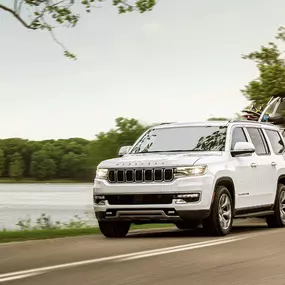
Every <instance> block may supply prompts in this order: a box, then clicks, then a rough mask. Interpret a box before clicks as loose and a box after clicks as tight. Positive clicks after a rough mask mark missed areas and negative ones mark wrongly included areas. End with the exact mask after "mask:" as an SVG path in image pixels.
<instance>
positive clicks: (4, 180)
mask: <svg viewBox="0 0 285 285" xmlns="http://www.w3.org/2000/svg"><path fill="white" fill-rule="evenodd" d="M0 183H88V182H86V181H85V182H84V181H78V180H74V179H51V180H36V179H32V178H22V179H13V178H0ZM89 183H91V182H89Z"/></svg>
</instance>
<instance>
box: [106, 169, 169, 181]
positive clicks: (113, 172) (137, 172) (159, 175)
mask: <svg viewBox="0 0 285 285" xmlns="http://www.w3.org/2000/svg"><path fill="white" fill-rule="evenodd" d="M173 178H174V174H173V169H171V168H165V169H163V168H137V169H131V168H126V169H110V170H109V171H108V181H109V182H110V183H143V182H145V183H151V182H170V181H172V180H173Z"/></svg>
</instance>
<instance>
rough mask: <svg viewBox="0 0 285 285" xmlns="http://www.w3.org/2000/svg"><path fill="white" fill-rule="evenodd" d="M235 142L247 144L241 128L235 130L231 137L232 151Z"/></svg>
mask: <svg viewBox="0 0 285 285" xmlns="http://www.w3.org/2000/svg"><path fill="white" fill-rule="evenodd" d="M237 142H247V138H246V136H245V133H244V131H243V129H242V128H235V129H234V131H233V136H232V144H231V149H234V147H235V145H236V143H237Z"/></svg>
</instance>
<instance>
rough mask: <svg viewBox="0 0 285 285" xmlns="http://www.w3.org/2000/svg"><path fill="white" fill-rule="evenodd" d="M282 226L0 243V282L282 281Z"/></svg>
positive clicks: (284, 279)
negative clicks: (218, 234)
mask: <svg viewBox="0 0 285 285" xmlns="http://www.w3.org/2000/svg"><path fill="white" fill-rule="evenodd" d="M284 245H285V229H277V230H270V229H268V228H267V227H266V225H265V224H264V223H258V224H255V223H249V222H247V223H240V224H238V225H236V226H235V228H234V230H233V233H232V234H231V235H229V236H227V237H224V238H213V237H206V236H204V235H203V233H202V232H201V231H199V230H197V231H179V230H176V229H168V230H165V231H158V232H153V233H149V232H140V233H138V232H137V233H131V234H130V235H129V236H128V237H127V238H125V239H117V240H109V239H105V238H104V237H102V236H88V237H81V238H64V239H56V240H48V241H33V242H23V243H15V244H3V245H0V283H2V284H15V285H20V284H21V285H38V284H42V285H48V284H54V285H56V284H60V285H66V284H68V285H73V284H74V285H75V284H76V285H78V284H84V285H89V284H100V285H111V284H112V285H136V284H143V285H144V284H145V285H150V284H151V285H162V284H163V285H168V284H169V285H173V284H176V285H179V284H183V285H184V284H195V285H200V284H201V285H207V284H211V285H212V284H219V285H224V284H227V285H228V284H233V285H236V284H242V285H247V284H254V285H256V284H259V285H263V284H270V285H276V284H280V285H281V284H282V285H284V284H285V261H284V258H285V247H284Z"/></svg>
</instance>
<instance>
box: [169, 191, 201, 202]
mask: <svg viewBox="0 0 285 285" xmlns="http://www.w3.org/2000/svg"><path fill="white" fill-rule="evenodd" d="M174 199H175V203H176V204H186V203H194V202H198V201H199V200H200V193H185V194H177V195H174Z"/></svg>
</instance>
